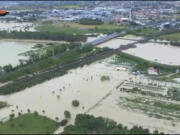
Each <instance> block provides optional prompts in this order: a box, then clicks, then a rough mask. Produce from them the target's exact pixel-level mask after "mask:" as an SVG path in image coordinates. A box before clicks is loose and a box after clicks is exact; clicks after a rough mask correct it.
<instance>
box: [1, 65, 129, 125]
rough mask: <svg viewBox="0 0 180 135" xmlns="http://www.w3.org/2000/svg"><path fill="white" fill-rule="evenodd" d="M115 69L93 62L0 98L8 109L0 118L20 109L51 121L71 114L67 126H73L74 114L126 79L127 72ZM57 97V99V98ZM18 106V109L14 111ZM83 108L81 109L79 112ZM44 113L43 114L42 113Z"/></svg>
mask: <svg viewBox="0 0 180 135" xmlns="http://www.w3.org/2000/svg"><path fill="white" fill-rule="evenodd" d="M114 69H115V67H113V66H108V65H106V64H103V63H94V64H91V65H90V66H85V67H83V68H78V69H75V70H71V71H70V72H69V73H68V74H66V75H64V76H62V77H58V78H55V79H52V80H50V81H46V82H44V83H42V84H39V85H36V86H34V87H31V88H27V89H26V90H24V91H21V92H18V93H15V94H12V95H9V96H0V101H7V102H8V103H9V104H11V105H12V106H11V107H9V108H5V109H2V110H0V119H1V120H3V119H5V120H6V119H8V116H9V114H10V113H11V111H12V110H15V114H16V115H17V113H18V112H20V111H21V110H22V112H23V113H27V109H28V108H29V109H30V110H31V111H33V112H34V111H38V112H39V113H40V114H42V115H46V116H48V117H50V118H52V119H55V117H59V120H61V119H63V118H64V114H63V113H64V111H65V110H69V111H70V112H71V114H72V119H71V121H70V123H73V121H74V118H75V116H76V114H77V113H83V112H85V111H86V110H88V109H89V108H90V107H91V106H93V105H94V104H95V103H96V102H98V101H99V100H100V99H101V98H102V97H103V96H105V95H106V94H107V93H108V92H109V91H110V90H111V89H112V88H113V87H115V86H116V85H117V84H118V83H119V82H121V81H123V80H124V79H125V78H127V76H128V74H127V72H120V71H115V70H114ZM102 75H108V76H109V77H110V81H105V82H102V81H101V80H100V77H101V76H102ZM58 95H59V96H60V98H58ZM74 99H77V100H79V102H80V106H79V107H77V108H74V107H72V100H74ZM16 105H18V109H16ZM83 108H84V109H83ZM42 110H45V113H44V114H43V113H42Z"/></svg>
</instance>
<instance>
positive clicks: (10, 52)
mask: <svg viewBox="0 0 180 135" xmlns="http://www.w3.org/2000/svg"><path fill="white" fill-rule="evenodd" d="M34 45H35V43H26V42H10V41H3V40H1V41H0V66H5V65H7V64H11V65H13V66H16V65H18V64H19V59H27V57H24V56H19V55H18V54H20V53H23V52H26V51H29V50H31V49H32V47H33V46H34Z"/></svg>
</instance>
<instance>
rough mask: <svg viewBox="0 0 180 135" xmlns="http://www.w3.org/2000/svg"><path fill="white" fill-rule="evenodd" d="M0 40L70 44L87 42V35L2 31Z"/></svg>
mask: <svg viewBox="0 0 180 135" xmlns="http://www.w3.org/2000/svg"><path fill="white" fill-rule="evenodd" d="M0 38H12V39H34V40H56V41H58V40H63V41H69V42H75V41H86V36H85V35H79V34H68V33H62V32H22V31H21V32H17V31H13V32H10V33H9V32H7V31H0Z"/></svg>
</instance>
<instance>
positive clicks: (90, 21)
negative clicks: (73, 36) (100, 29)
mask: <svg viewBox="0 0 180 135" xmlns="http://www.w3.org/2000/svg"><path fill="white" fill-rule="evenodd" d="M79 23H80V24H83V25H101V24H103V23H104V22H103V21H101V20H100V19H91V18H82V19H80V20H79Z"/></svg>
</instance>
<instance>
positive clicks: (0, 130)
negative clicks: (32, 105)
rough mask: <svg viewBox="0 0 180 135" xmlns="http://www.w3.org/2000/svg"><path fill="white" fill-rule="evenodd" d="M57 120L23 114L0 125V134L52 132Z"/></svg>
mask: <svg viewBox="0 0 180 135" xmlns="http://www.w3.org/2000/svg"><path fill="white" fill-rule="evenodd" d="M56 128H57V122H55V121H53V120H51V119H49V118H46V117H43V116H40V115H35V114H30V113H29V114H25V115H22V116H19V117H17V118H15V119H12V120H9V121H7V122H4V123H2V124H1V125H0V134H52V133H54V131H55V130H56Z"/></svg>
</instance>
